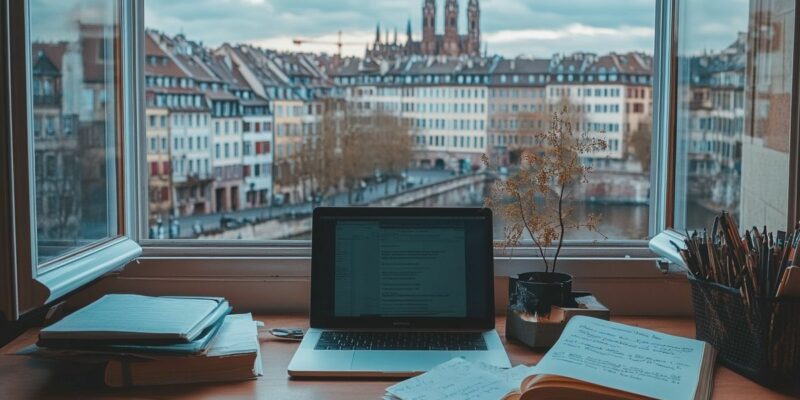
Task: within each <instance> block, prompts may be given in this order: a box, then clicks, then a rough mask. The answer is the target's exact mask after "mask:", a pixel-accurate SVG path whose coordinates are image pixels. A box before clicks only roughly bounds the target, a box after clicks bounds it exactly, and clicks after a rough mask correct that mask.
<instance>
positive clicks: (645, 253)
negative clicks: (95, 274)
mask: <svg viewBox="0 0 800 400" xmlns="http://www.w3.org/2000/svg"><path fill="white" fill-rule="evenodd" d="M662 2H663V3H672V1H671V0H665V1H661V2H657V3H659V4H660V3H662ZM137 3H139V2H137ZM142 3H143V2H142ZM657 7H658V4H657ZM139 8H144V5H143V4H140V5H139ZM140 12H142V10H140ZM656 17H657V20H656V31H657V32H658V31H659V30H663V29H664V28H665V27H661V28H659V21H658V12H657V13H656ZM136 25H137V28H138V29H139V33H140V34H142V35H143V34H144V29H145V28H144V21H143V18H142V19H139V20H138V21H137V24H136ZM656 42H658V37H657V38H656ZM136 51H137V55H138V59H137V60H138V61H137V63H136V66H135V75H136V77H137V81H138V82H139V88H138V90H139V96H140V97H139V98H144V97H143V95H144V81H145V78H144V48H143V47H142V46H139V47H138V48H137V49H136ZM659 79H660V77H659V76H657V74H656V71H655V70H654V75H653V90H654V91H655V88H656V87H657V84H656V82H657V81H658V80H659ZM653 97H655V93H654V94H653ZM654 108H655V104H654ZM144 111H145V110H144V107H141V110H139V114H138V115H137V119H138V120H139V121H140V124H141V126H145V125H144V124H145V123H146V116H145V112H144ZM276 115H277V113H276ZM137 133H138V134H139V136H140V137H138V138H137V139H138V140H137V146H136V147H137V149H138V151H139V152H140V154H139V157H138V158H137V163H138V165H137V168H136V173H137V174H138V176H137V178H138V179H143V180H141V182H146V177H147V172H148V171H147V168H148V166H147V160H146V151H147V139H146V135H145V134H144V131H137ZM657 134H658V135H661V132H657V130H656V129H655V124H654V128H653V135H657ZM656 143H657V140H653V146H654V149H655V146H656ZM654 161H655V160H654ZM661 168H663V166H662V165H660V164H658V163H657V162H652V163H651V169H653V170H657V173H658V174H659V175H662V174H665V172H664V171H662V170H661ZM652 176H654V173H653V172H652V171H651V179H652ZM661 187H662V186H655V185H652V184H651V188H657V190H651V195H650V196H651V206H650V208H649V226H648V233H649V234H648V237H653V236H655V235H656V234H657V233H658V232H660V230H662V229H664V228H663V227H664V226H666V225H667V224H666V222H664V220H663V218H664V216H663V215H661V214H660V213H657V212H656V210H655V209H654V207H653V201H654V200H655V198H656V197H663V194H661V193H656V192H659V191H661ZM139 189H140V190H139V192H140V193H138V196H136V201H137V202H138V203H137V206H136V207H135V209H136V210H135V214H136V216H135V217H134V221H138V229H137V231H138V233H139V236H137V242H138V243H139V244H140V245H141V246H142V249H143V252H142V257H143V259H148V260H149V262H147V263H145V264H147V265H148V266H152V268H153V269H158V270H159V272H158V273H159V274H161V273H162V272H165V271H171V270H173V269H174V273H173V274H172V276H175V277H182V276H209V275H218V274H219V269H223V270H224V271H225V274H226V275H230V276H254V274H255V275H257V276H271V277H275V276H282V275H283V274H285V273H287V272H286V270H285V268H283V267H282V265H285V264H286V263H287V262H288V263H291V264H293V265H295V264H297V265H298V266H299V267H300V268H301V271H302V272H301V273H309V274H310V256H311V241H310V240H268V241H256V240H236V241H213V240H197V239H184V240H174V239H149V238H147V237H146V233H147V232H148V226H147V223H148V215H147V212H148V211H147V210H148V209H149V205H148V199H147V193H146V192H147V190H142V188H141V185H140V188H139ZM142 192H144V193H142ZM654 221H655V222H656V223H655V224H654ZM598 243H600V244H602V246H598V245H597V244H598ZM547 251H548V252H553V251H555V248H549V249H547ZM508 253H509V252H506V251H503V250H500V249H498V250H496V251H495V275H497V276H509V274H511V271H514V270H516V267H515V265H517V264H518V261H519V260H526V263H527V264H526V265H527V267H526V270H530V268H531V267H532V266H533V267H534V268H540V267H543V265H544V264H543V263H542V262H541V260H539V259H537V258H536V256H535V254H536V252H535V251H534V249H533V248H532V247H531V243H524V242H523V243H522V246H521V247H519V248H516V249H513V250H510V254H511V255H510V256H509V255H508ZM199 258H202V260H203V262H202V263H199V262H197V263H196V266H195V268H193V269H190V268H187V263H186V261H189V260H197V259H199ZM560 258H564V259H572V260H576V261H580V262H579V263H575V265H574V266H573V268H570V270H572V269H576V270H577V269H584V268H587V269H591V268H597V269H604V268H603V265H604V264H606V263H607V262H609V261H613V262H614V263H617V264H619V263H622V264H628V265H636V268H647V270H645V271H643V276H651V274H650V272H652V271H653V270H656V268H654V267H653V266H654V265H655V264H654V260H656V259H657V257H656V256H655V255H654V254H653V253H652V252H651V251H650V250H649V248H648V241H647V240H645V239H642V240H607V241H600V242H594V241H583V240H582V241H568V242H565V244H564V247H563V248H562V250H561V256H560ZM230 260H237V261H236V262H235V263H231V262H230ZM297 260H308V261H307V262H300V263H297ZM264 263H266V264H268V265H263V264H264ZM256 264H258V265H261V266H260V267H259V268H256V269H254V268H252V265H256ZM594 265H597V267H595V266H594ZM134 268H135V269H140V268H146V269H149V268H147V267H145V266H135V267H134ZM519 272H523V271H519ZM515 273H517V272H515ZM135 274H136V275H138V272H137V273H135ZM287 276H296V274H295V273H294V272H292V273H290V274H289V275H287Z"/></svg>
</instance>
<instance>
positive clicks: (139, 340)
mask: <svg viewBox="0 0 800 400" xmlns="http://www.w3.org/2000/svg"><path fill="white" fill-rule="evenodd" d="M229 312H230V307H229V305H228V302H227V300H225V299H224V298H221V297H171V296H163V297H151V296H140V295H132V294H109V295H105V296H103V297H102V298H100V299H99V300H97V301H95V302H94V303H92V304H89V305H88V306H86V307H84V308H82V309H80V310H78V311H76V312H74V313H72V314H70V315H68V316H66V317H64V319H62V320H60V321H58V322H56V323H55V324H53V325H50V326H48V327H46V328H44V329H42V330H41V331H40V332H39V340H40V345H42V346H46V345H47V343H48V342H49V341H62V340H71V341H86V342H92V343H109V344H115V345H120V344H174V343H190V342H193V341H195V340H196V339H197V338H198V337H200V336H201V335H202V334H203V333H204V332H205V331H206V330H207V329H208V328H209V327H211V326H213V325H214V324H216V323H217V322H219V320H220V319H221V318H222V317H223V316H225V315H226V314H228V313H229ZM50 343H53V342H50Z"/></svg>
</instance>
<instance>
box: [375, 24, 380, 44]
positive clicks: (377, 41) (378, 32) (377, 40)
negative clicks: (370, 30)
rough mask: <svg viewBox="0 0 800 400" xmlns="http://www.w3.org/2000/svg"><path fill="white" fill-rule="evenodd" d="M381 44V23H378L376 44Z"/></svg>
mask: <svg viewBox="0 0 800 400" xmlns="http://www.w3.org/2000/svg"><path fill="white" fill-rule="evenodd" d="M380 42H381V23H380V22H378V24H377V25H376V26H375V43H380Z"/></svg>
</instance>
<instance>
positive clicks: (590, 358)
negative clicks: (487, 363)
mask: <svg viewBox="0 0 800 400" xmlns="http://www.w3.org/2000/svg"><path fill="white" fill-rule="evenodd" d="M704 349H705V344H704V343H703V342H701V341H697V340H693V339H687V338H683V337H677V336H672V335H667V334H663V333H660V332H654V331H651V330H647V329H641V328H637V327H634V326H629V325H623V324H619V323H614V322H609V321H603V320H599V319H596V318H589V317H574V318H572V319H571V320H570V322H569V323H568V324H567V327H566V328H565V329H564V332H563V333H562V334H561V338H560V339H559V340H558V342H557V343H556V344H555V345H554V346H553V348H552V349H550V351H549V352H548V353H547V355H546V356H545V357H544V358H543V359H542V360H541V361H540V362H539V364H538V365H537V366H536V373H538V374H552V375H560V376H565V377H569V378H574V379H578V380H581V381H586V382H591V383H595V384H598V385H602V386H606V387H609V388H614V389H619V390H624V391H626V392H630V393H636V394H640V395H643V396H647V397H653V398H662V399H693V398H694V396H695V391H696V390H697V384H698V380H699V376H700V368H701V365H702V359H703V353H704Z"/></svg>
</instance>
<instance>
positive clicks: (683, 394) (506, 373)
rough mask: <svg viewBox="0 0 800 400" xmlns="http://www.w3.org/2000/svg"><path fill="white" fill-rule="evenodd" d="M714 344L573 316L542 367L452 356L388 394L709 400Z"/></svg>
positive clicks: (417, 399) (398, 397)
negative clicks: (501, 365) (482, 362)
mask: <svg viewBox="0 0 800 400" xmlns="http://www.w3.org/2000/svg"><path fill="white" fill-rule="evenodd" d="M715 357H716V352H715V350H714V349H713V347H711V346H710V345H709V344H707V343H705V342H701V341H698V340H694V339H688V338H683V337H678V336H672V335H667V334H664V333H660V332H655V331H651V330H648V329H642V328H637V327H633V326H628V325H624V324H619V323H615V322H610V321H604V320H600V319H596V318H591V317H584V316H578V317H573V318H572V319H571V320H570V322H569V323H568V324H567V326H566V328H565V329H564V332H563V333H562V334H561V337H560V338H559V340H558V342H556V344H555V345H553V347H552V348H551V349H550V351H548V352H547V354H546V355H545V356H544V357H543V358H542V360H541V361H540V362H539V364H538V365H536V366H533V367H526V366H517V367H514V368H511V369H507V370H500V369H497V368H494V367H490V366H486V365H479V364H471V363H468V362H466V361H464V360H461V359H453V360H450V361H449V362H447V363H444V364H441V365H439V366H437V367H436V368H434V369H432V370H431V371H429V372H428V373H426V374H423V375H420V376H417V377H415V378H411V379H409V380H406V381H403V382H400V383H398V384H396V385H393V386H391V387H389V388H387V389H386V392H387V394H386V397H385V398H387V399H392V400H423V399H434V398H435V399H443V400H446V399H463V400H484V399H486V400H488V399H500V398H502V399H512V400H513V399H522V400H532V399H548V398H558V399H564V400H569V399H586V398H591V399H601V400H612V399H614V400H616V399H647V398H669V399H686V400H691V399H709V398H711V391H712V388H713V382H712V379H713V373H714V359H715Z"/></svg>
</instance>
